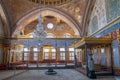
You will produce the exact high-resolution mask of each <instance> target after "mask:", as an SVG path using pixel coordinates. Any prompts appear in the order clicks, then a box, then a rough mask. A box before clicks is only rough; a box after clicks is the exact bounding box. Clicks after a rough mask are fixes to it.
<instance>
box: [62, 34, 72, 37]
mask: <svg viewBox="0 0 120 80" xmlns="http://www.w3.org/2000/svg"><path fill="white" fill-rule="evenodd" d="M63 37H64V38H71V37H72V35H71V34H69V33H65V34H64V36H63Z"/></svg>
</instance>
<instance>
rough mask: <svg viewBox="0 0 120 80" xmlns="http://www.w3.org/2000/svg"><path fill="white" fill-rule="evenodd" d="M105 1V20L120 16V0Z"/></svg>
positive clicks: (108, 20)
mask: <svg viewBox="0 0 120 80" xmlns="http://www.w3.org/2000/svg"><path fill="white" fill-rule="evenodd" d="M105 3H106V16H107V22H110V21H112V20H113V19H115V18H116V17H118V16H120V0H106V1H105Z"/></svg>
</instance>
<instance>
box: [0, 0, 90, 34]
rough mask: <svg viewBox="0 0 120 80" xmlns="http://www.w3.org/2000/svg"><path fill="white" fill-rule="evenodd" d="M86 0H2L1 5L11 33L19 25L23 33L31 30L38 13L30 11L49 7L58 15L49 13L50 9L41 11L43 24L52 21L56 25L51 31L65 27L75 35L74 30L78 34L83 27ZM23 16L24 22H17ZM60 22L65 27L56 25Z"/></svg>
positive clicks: (35, 22)
mask: <svg viewBox="0 0 120 80" xmlns="http://www.w3.org/2000/svg"><path fill="white" fill-rule="evenodd" d="M88 1H89V0H2V2H1V3H2V4H1V5H2V7H3V8H4V11H5V13H6V16H7V17H8V21H9V25H10V29H11V34H13V33H14V32H15V31H16V29H17V28H19V27H22V28H21V29H23V30H24V31H23V32H24V34H27V33H28V32H31V31H32V30H33V29H34V27H35V25H36V24H37V19H38V18H35V17H38V14H37V13H35V14H32V12H35V10H37V9H43V8H47V9H49V8H50V9H55V10H56V11H55V12H56V13H58V14H60V15H56V14H54V13H52V15H51V13H50V11H46V13H42V15H43V24H44V25H45V26H46V24H47V23H48V22H52V23H54V24H55V25H56V27H54V29H52V30H51V31H56V30H58V29H62V30H63V29H66V28H67V29H69V30H66V31H69V33H71V34H73V35H76V30H78V32H79V34H81V31H82V30H83V28H84V27H83V26H82V23H83V19H84V16H85V15H84V14H85V12H86V7H87V6H88ZM39 12H40V11H39ZM63 13H64V15H63ZM31 14H32V16H31ZM26 15H30V16H31V18H26V17H25V16H26ZM36 15H37V16H36ZM50 17H52V18H50ZM64 17H65V18H66V19H65V20H64V19H63V20H62V18H64ZM23 18H26V22H25V21H23V22H24V23H22V24H21V23H19V22H22V19H23ZM33 18H35V19H33ZM70 19H71V20H70ZM18 23H19V24H18ZM60 23H61V25H62V24H64V25H65V26H67V27H65V28H64V27H63V28H60V27H58V26H60V25H59V24H60ZM71 23H72V24H71ZM31 25H34V26H31ZM30 26H31V27H30ZM71 26H75V28H76V30H73V29H75V28H74V27H73V28H72V27H71ZM28 27H29V28H28ZM28 29H29V30H28ZM30 29H31V31H30ZM26 30H28V31H26ZM48 31H50V30H48ZM66 31H65V32H66ZM78 32H77V33H78ZM66 33H67V32H66ZM77 35H78V34H77Z"/></svg>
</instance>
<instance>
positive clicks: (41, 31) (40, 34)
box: [33, 15, 47, 40]
mask: <svg viewBox="0 0 120 80" xmlns="http://www.w3.org/2000/svg"><path fill="white" fill-rule="evenodd" d="M46 36H47V32H46V31H45V28H44V27H43V25H42V17H41V15H40V16H39V18H38V24H37V26H36V29H35V30H34V32H33V38H34V39H35V40H36V39H37V40H44V39H45V38H46Z"/></svg>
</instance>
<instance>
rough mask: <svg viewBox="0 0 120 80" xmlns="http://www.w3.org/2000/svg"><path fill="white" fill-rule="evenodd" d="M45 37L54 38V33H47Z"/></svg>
mask: <svg viewBox="0 0 120 80" xmlns="http://www.w3.org/2000/svg"><path fill="white" fill-rule="evenodd" d="M46 38H56V35H55V34H53V33H47V36H46Z"/></svg>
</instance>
